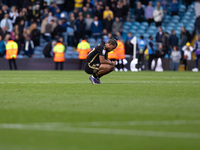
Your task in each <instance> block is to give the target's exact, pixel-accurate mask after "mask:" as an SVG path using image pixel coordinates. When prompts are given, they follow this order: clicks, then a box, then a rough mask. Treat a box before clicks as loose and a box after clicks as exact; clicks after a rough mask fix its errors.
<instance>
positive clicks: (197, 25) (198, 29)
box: [195, 14, 200, 37]
mask: <svg viewBox="0 0 200 150" xmlns="http://www.w3.org/2000/svg"><path fill="white" fill-rule="evenodd" d="M195 30H196V35H197V37H198V35H199V34H200V14H199V16H198V17H197V18H196V21H195Z"/></svg>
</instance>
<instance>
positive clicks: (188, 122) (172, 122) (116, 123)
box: [33, 120, 200, 126]
mask: <svg viewBox="0 0 200 150" xmlns="http://www.w3.org/2000/svg"><path fill="white" fill-rule="evenodd" d="M36 124H37V125H38V123H36ZM39 124H40V125H49V124H51V125H55V126H58V125H59V126H60V125H61V126H62V125H63V126H157V125H159V126H167V125H200V120H166V121H125V122H120V121H113V122H77V123H76V122H74V123H59V122H54V123H51V122H49V123H39ZM33 125H34V124H33Z"/></svg>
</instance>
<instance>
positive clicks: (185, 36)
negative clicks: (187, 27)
mask: <svg viewBox="0 0 200 150" xmlns="http://www.w3.org/2000/svg"><path fill="white" fill-rule="evenodd" d="M187 41H188V38H187V35H186V33H185V32H182V33H181V39H180V48H181V49H182V48H183V47H184V46H185V45H186V43H187Z"/></svg>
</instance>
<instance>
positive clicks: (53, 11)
mask: <svg viewBox="0 0 200 150" xmlns="http://www.w3.org/2000/svg"><path fill="white" fill-rule="evenodd" d="M56 9H59V7H58V5H57V4H56V3H55V2H51V4H50V6H49V10H50V11H51V12H52V13H53V15H54V14H55V13H56Z"/></svg>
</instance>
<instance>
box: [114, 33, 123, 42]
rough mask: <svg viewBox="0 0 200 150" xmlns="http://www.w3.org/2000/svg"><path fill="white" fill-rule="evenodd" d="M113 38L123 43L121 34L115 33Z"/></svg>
mask: <svg viewBox="0 0 200 150" xmlns="http://www.w3.org/2000/svg"><path fill="white" fill-rule="evenodd" d="M115 38H116V39H117V40H119V41H121V42H123V43H124V40H123V38H122V35H121V33H120V32H119V31H117V32H116V34H115Z"/></svg>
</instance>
